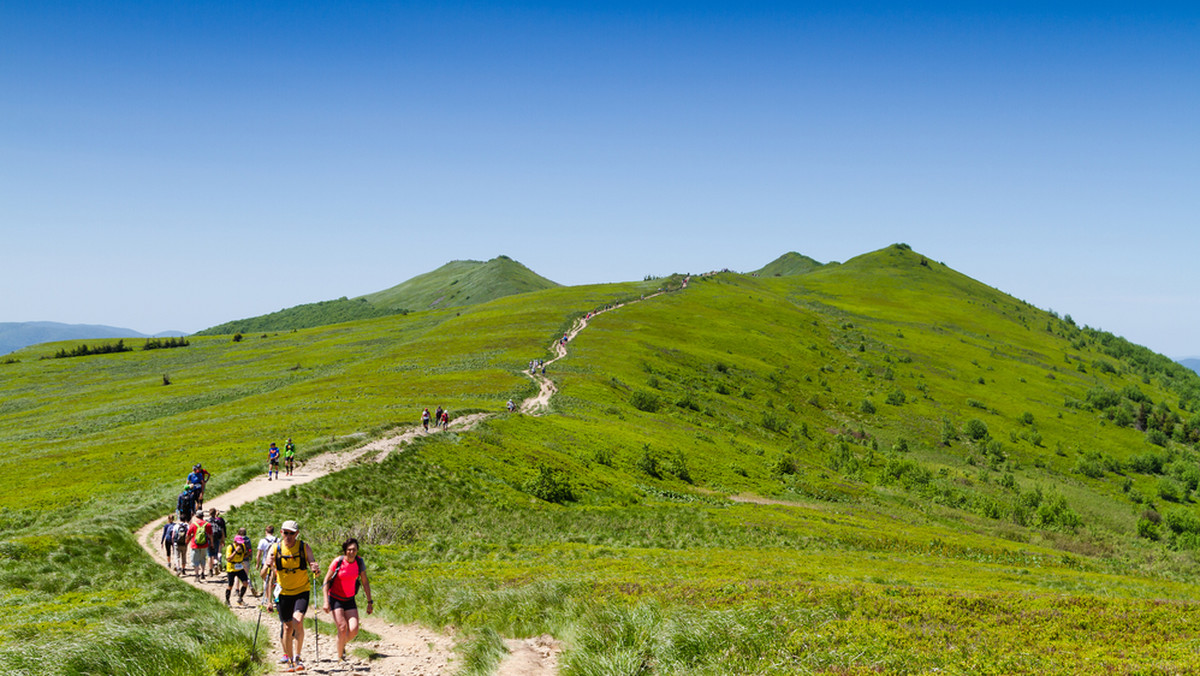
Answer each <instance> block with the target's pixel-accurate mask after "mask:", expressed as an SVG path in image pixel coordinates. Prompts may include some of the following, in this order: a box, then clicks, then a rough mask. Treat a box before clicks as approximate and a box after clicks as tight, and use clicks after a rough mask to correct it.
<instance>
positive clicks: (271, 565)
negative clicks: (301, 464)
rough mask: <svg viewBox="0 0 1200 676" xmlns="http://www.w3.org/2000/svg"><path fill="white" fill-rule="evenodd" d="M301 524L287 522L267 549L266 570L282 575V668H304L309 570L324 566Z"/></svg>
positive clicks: (280, 603) (302, 669) (279, 608)
mask: <svg viewBox="0 0 1200 676" xmlns="http://www.w3.org/2000/svg"><path fill="white" fill-rule="evenodd" d="M299 532H300V526H299V525H298V524H297V523H296V522H295V521H291V520H288V521H284V522H283V540H282V541H281V542H277V543H275V545H274V546H273V547H271V549H270V550H269V551H268V553H267V561H266V565H264V566H263V568H264V570H263V572H264V573H266V572H267V569H273V570H274V572H275V575H276V577H277V578H278V579H279V587H280V591H279V605H278V606H277V608H278V610H279V622H280V624H282V625H283V660H282V662H281V663H282V664H283V665H284V668H283V669H281V671H284V672H293V671H304V665H303V664H301V663H300V653H301V648H302V647H303V646H304V614H305V613H307V612H308V604H309V595H310V592H309V587H308V572H309V571H310V570H311V571H312V572H313V573H315V574H318V575H319V574H320V572H321V568H320V566H318V565H317V559H316V558H315V557H314V556H313V553H312V548H311V547H309V546H308V543H307V542H305V541H303V540H300V539H299V538H298V536H299Z"/></svg>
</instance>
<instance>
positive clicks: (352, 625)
mask: <svg viewBox="0 0 1200 676" xmlns="http://www.w3.org/2000/svg"><path fill="white" fill-rule="evenodd" d="M360 586H361V587H362V588H363V591H365V592H366V593H367V614H368V615H370V614H371V613H372V612H374V610H375V601H373V600H371V583H370V582H368V581H367V564H366V562H365V561H363V560H362V557H361V556H359V555H358V540H356V539H354V538H350V539H349V540H346V541H345V542H343V543H342V555H341V556H339V557H337V558H336V559H334V560H333V561H332V562H330V564H329V572H328V573H326V574H325V582H324V583H323V584H322V585H321V588H322V589H324V590H325V605H324V607H323V608H322V610H324V611H325V612H327V613H332V614H333V622H334V624H336V625H337V634H338V649H337V654H338V662H342V661H344V660H345V659H346V644H347V643H349V642H351V641H353V640H354V637H356V636H358V604H357V603H355V601H354V596H355V595H356V594H358V588H359V587H360Z"/></svg>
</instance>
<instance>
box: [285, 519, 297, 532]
mask: <svg viewBox="0 0 1200 676" xmlns="http://www.w3.org/2000/svg"><path fill="white" fill-rule="evenodd" d="M282 530H284V531H289V530H290V531H292V532H293V533H299V532H300V524H298V523H296V522H295V521H292V520H291V519H288V520H287V521H284V522H283V528H282Z"/></svg>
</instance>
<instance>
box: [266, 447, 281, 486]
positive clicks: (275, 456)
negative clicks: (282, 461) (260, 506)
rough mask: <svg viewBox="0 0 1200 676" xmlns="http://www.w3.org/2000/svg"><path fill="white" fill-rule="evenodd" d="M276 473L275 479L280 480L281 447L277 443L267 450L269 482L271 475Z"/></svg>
mask: <svg viewBox="0 0 1200 676" xmlns="http://www.w3.org/2000/svg"><path fill="white" fill-rule="evenodd" d="M272 472H274V473H275V478H276V479H278V478H279V447H278V446H276V445H275V442H274V441H272V442H271V447H270V448H268V449H267V481H270V480H271V473H272Z"/></svg>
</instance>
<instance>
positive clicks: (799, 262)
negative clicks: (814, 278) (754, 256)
mask: <svg viewBox="0 0 1200 676" xmlns="http://www.w3.org/2000/svg"><path fill="white" fill-rule="evenodd" d="M823 265H824V264H823V263H820V262H819V261H816V260H814V259H812V258H809V257H808V256H805V255H803V254H798V253H796V252H795V251H789V252H788V253H785V254H783V255H782V256H780V257H779V258H776V259H775V260H773V261H771V262H770V263H767V264H766V265H764V266H763V267H762V268H760V269H758V270H755V271H754V272H753V273H752V274H755V275H758V276H759V277H784V276H788V275H803V274H805V273H809V272H812V271H813V270H816V269H817V268H820V267H822V266H823Z"/></svg>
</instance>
